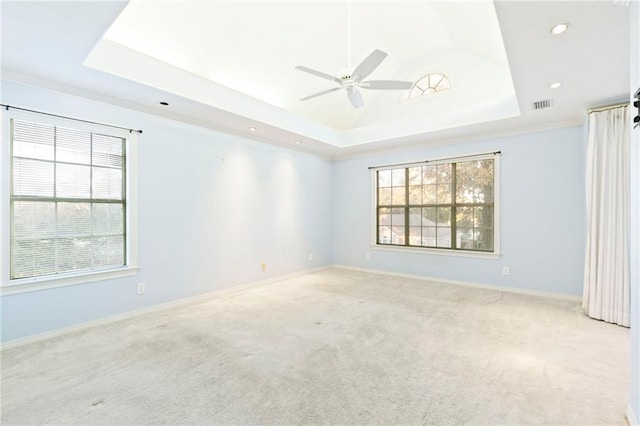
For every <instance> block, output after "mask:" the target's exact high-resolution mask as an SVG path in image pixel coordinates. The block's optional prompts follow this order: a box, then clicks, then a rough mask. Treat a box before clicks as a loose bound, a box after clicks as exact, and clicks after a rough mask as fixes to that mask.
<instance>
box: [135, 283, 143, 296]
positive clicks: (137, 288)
mask: <svg viewBox="0 0 640 426" xmlns="http://www.w3.org/2000/svg"><path fill="white" fill-rule="evenodd" d="M144 292H145V285H144V283H138V285H137V286H136V293H137V294H144Z"/></svg>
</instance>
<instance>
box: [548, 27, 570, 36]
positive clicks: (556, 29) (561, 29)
mask: <svg viewBox="0 0 640 426" xmlns="http://www.w3.org/2000/svg"><path fill="white" fill-rule="evenodd" d="M568 29H569V24H558V25H556V26H555V27H553V28H551V34H553V35H558V34H562V33H563V32H565V31H567V30H568Z"/></svg>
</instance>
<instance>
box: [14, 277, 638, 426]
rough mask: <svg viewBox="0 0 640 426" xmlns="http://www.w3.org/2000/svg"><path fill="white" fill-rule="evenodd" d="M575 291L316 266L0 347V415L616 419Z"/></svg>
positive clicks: (344, 420) (604, 363)
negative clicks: (495, 287)
mask: <svg viewBox="0 0 640 426" xmlns="http://www.w3.org/2000/svg"><path fill="white" fill-rule="evenodd" d="M628 368H629V330H627V329H624V328H621V327H618V326H614V325H610V324H606V323H603V322H599V321H595V320H590V319H588V318H586V317H584V316H583V315H582V313H581V310H580V309H579V306H578V304H577V303H572V302H563V301H556V300H549V299H543V298H536V297H528V296H521V295H514V294H508V293H501V292H497V291H491V290H479V289H471V288H464V287H456V286H452V285H443V284H435V283H427V282H424V281H417V280H411V279H401V278H393V277H387V276H382V275H375V274H367V273H361V272H354V271H345V270H339V269H330V270H324V271H321V272H316V273H311V274H307V275H304V276H301V277H297V278H293V279H289V280H285V281H281V282H278V283H276V284H272V285H268V286H263V287H258V288H253V289H250V290H246V291H243V292H240V293H234V294H229V295H224V296H218V297H215V298H211V299H209V300H206V301H204V302H203V303H200V304H197V305H193V306H189V307H183V308H174V309H171V310H166V311H163V312H161V313H154V314H149V315H146V316H143V317H138V318H135V319H131V320H126V321H122V322H118V323H113V324H110V325H106V326H101V327H97V328H94V329H91V330H88V331H83V332H78V333H75V334H71V335H67V336H65V337H61V338H57V339H53V340H50V341H47V342H43V343H36V344H31V345H29V346H23V347H19V348H15V349H10V350H7V351H5V352H4V353H3V354H2V424H3V425H12V424H78V425H92V424H112V425H125V424H172V425H173V424H238V425H239V424H278V425H289V424H380V425H390V424H438V425H440V424H474V425H476V424H478V425H479V424H487V425H488V424H490V425H497V424H508V425H515V424H575V425H587V424H610V425H624V424H625V418H624V413H625V410H626V405H627V400H628V395H627V389H628Z"/></svg>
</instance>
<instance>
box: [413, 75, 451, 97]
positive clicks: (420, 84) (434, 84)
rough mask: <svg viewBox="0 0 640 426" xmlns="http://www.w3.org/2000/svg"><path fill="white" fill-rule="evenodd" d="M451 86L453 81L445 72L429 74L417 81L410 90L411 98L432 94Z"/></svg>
mask: <svg viewBox="0 0 640 426" xmlns="http://www.w3.org/2000/svg"><path fill="white" fill-rule="evenodd" d="M449 88H451V82H450V81H449V79H448V78H447V76H446V75H444V74H437V73H434V74H427V75H425V76H424V77H422V78H421V79H420V80H418V81H416V83H415V84H414V85H413V87H412V88H411V90H410V91H409V99H413V98H417V97H419V96H424V95H430V94H432V93H436V92H441V91H443V90H447V89H449Z"/></svg>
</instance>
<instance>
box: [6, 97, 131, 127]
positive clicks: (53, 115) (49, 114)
mask: <svg viewBox="0 0 640 426" xmlns="http://www.w3.org/2000/svg"><path fill="white" fill-rule="evenodd" d="M0 107H3V108H4V109H6V110H7V111H8V110H9V108H12V109H17V110H20V111H27V112H33V113H36V114H42V115H48V116H50V117H56V118H64V119H65V120H73V121H81V122H83V123H89V124H97V125H99V126H106V127H112V128H114V129H120V130H128V131H129V133H133V132H135V133H142V130H139V129H127V128H126V127H120V126H114V125H113V124H105V123H98V122H97V121H89V120H82V119H80V118H73V117H67V116H64V115H57V114H51V113H49V112H43V111H36V110H33V109H27V108H20V107H17V106H13V105H5V104H0Z"/></svg>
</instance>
